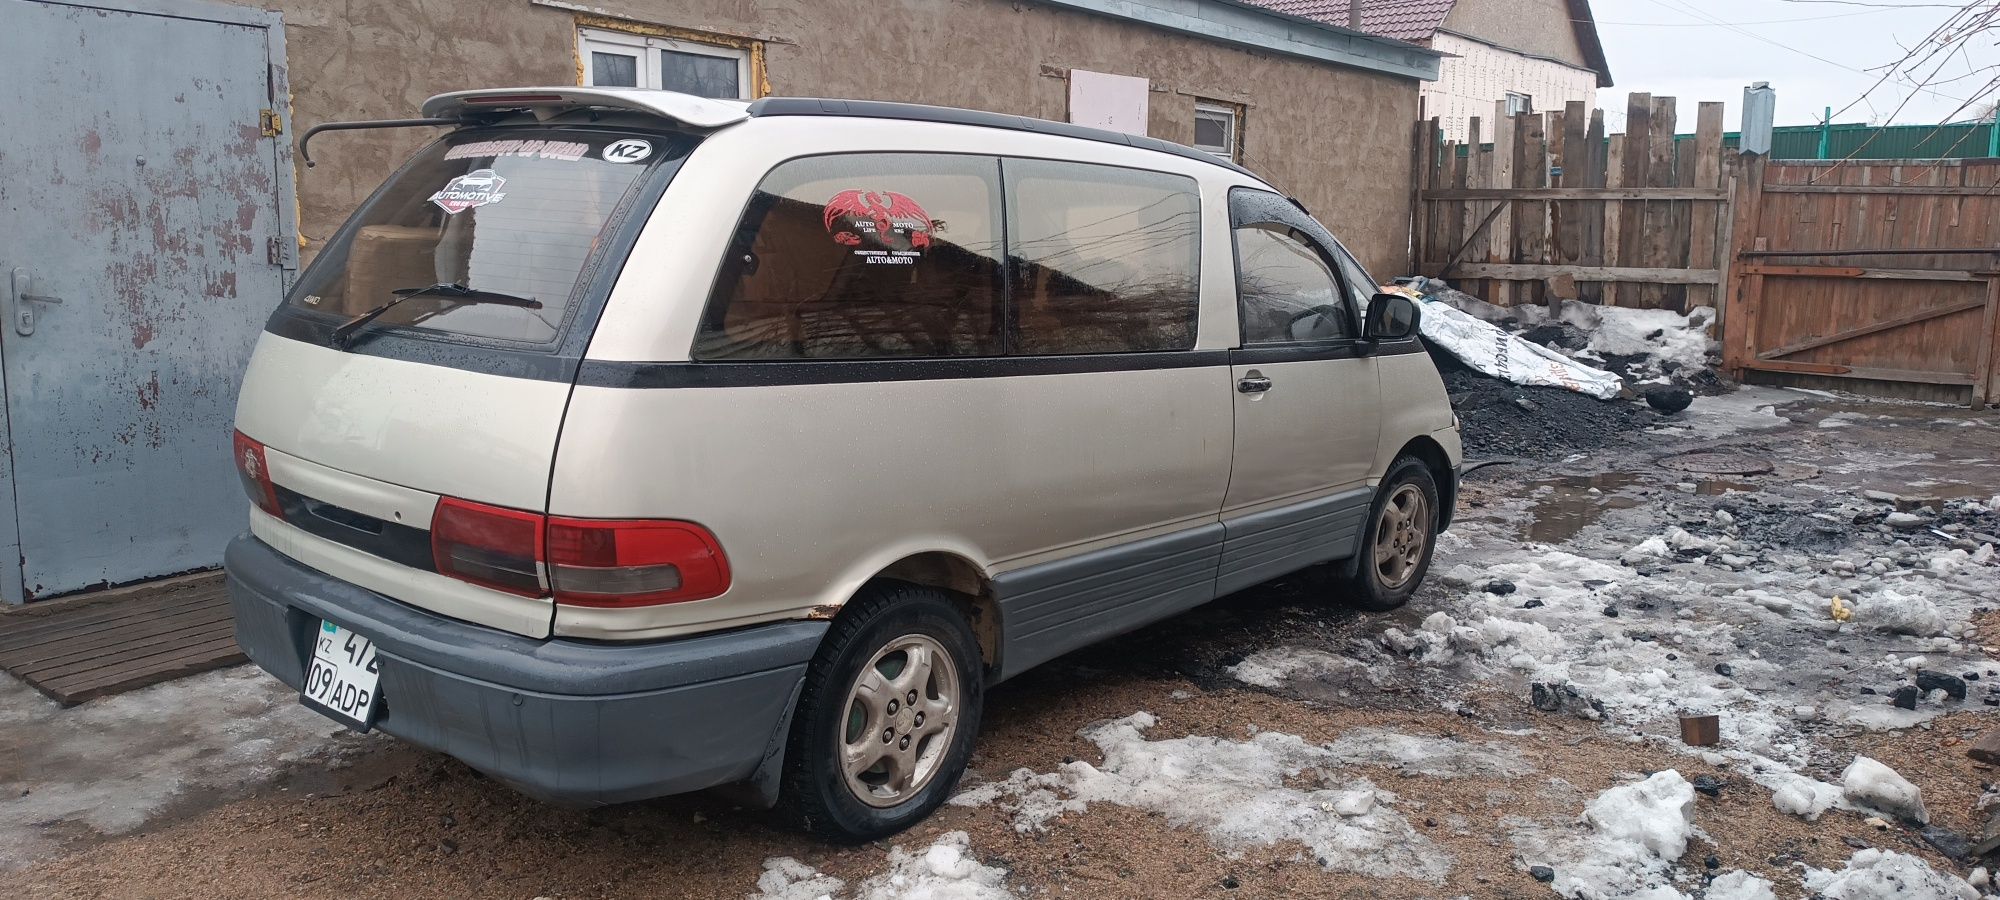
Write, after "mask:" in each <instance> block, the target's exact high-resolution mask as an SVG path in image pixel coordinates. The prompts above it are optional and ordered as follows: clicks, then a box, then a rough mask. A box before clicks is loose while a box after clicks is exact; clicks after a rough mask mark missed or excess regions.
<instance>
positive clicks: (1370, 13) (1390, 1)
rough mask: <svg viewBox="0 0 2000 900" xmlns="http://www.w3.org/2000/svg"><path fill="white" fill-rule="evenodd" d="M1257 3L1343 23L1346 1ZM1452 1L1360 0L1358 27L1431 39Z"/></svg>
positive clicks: (1402, 37)
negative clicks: (1359, 25) (1359, 21)
mask: <svg viewBox="0 0 2000 900" xmlns="http://www.w3.org/2000/svg"><path fill="white" fill-rule="evenodd" d="M1251 2H1253V3H1256V4H1257V5H1258V6H1262V7H1266V8H1268V9H1273V10H1276V11H1278V12H1281V13H1290V14H1292V15H1295V16H1300V17H1302V18H1307V19H1313V20H1315V21H1320V22H1327V23H1329V24H1334V25H1346V24H1347V4H1348V0H1251ZM1454 2H1456V0H1363V2H1362V4H1361V30H1362V31H1366V32H1368V33H1369V34H1379V35H1381V36H1383V37H1391V38H1395V39H1396V40H1399V41H1409V42H1411V43H1421V42H1424V41H1428V40H1430V39H1431V35H1432V34H1434V33H1436V31H1437V30H1438V26H1440V25H1443V24H1444V17H1445V16H1447V15H1450V14H1451V7H1452V4H1453V3H1454Z"/></svg>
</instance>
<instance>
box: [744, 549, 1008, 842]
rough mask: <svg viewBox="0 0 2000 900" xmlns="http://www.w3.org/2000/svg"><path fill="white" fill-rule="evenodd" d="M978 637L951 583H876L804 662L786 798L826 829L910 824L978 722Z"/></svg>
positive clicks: (854, 835)
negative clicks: (947, 586) (946, 586)
mask: <svg viewBox="0 0 2000 900" xmlns="http://www.w3.org/2000/svg"><path fill="white" fill-rule="evenodd" d="M984 687H985V685H984V683H983V670H982V668H981V661H980V656H979V644H978V640H977V638H976V637H975V636H974V635H973V633H972V629H971V627H970V626H969V625H967V624H966V621H965V618H964V616H963V615H961V614H960V613H959V610H958V607H957V605H956V604H954V603H952V601H951V599H950V598H949V597H948V596H946V595H945V594H944V593H943V592H940V591H937V590H935V589H932V588H926V587H920V586H917V585H913V584H905V583H901V582H881V583H877V584H875V585H871V586H870V587H868V588H867V589H865V590H864V591H863V592H862V593H861V594H860V595H859V596H857V597H855V599H854V600H852V601H850V602H849V603H848V606H847V608H846V609H844V610H843V611H842V612H841V614H840V617H839V618H838V619H836V620H835V621H834V626H833V629H832V630H831V631H830V632H828V634H827V637H826V640H825V641H823V642H822V643H821V644H820V648H819V652H818V653H817V654H816V655H815V656H814V657H813V661H812V665H811V667H810V668H809V669H808V670H807V674H806V684H805V689H804V690H803V691H802V692H801V693H800V696H799V707H798V712H797V713H796V714H795V716H794V719H793V724H792V732H791V735H790V737H789V743H788V745H787V746H786V751H785V781H784V788H783V794H782V797H781V800H780V805H781V808H782V809H783V810H784V812H785V813H787V814H788V815H789V816H790V817H791V818H792V819H793V820H794V821H795V822H796V823H797V824H799V825H800V826H802V827H804V828H805V829H807V830H808V831H811V832H813V833H814V834H817V835H819V836H820V837H823V838H826V839H828V840H835V841H867V840H873V839H875V838H879V837H884V836H887V835H891V834H894V833H896V832H898V831H902V830H903V829H905V828H908V827H910V826H911V825H913V824H915V823H916V822H918V821H919V820H921V819H923V818H924V817H925V816H928V815H930V814H931V812H932V811H933V810H935V809H937V807H938V806H939V805H940V804H942V803H943V802H944V801H945V798H946V797H948V796H950V793H951V790H952V788H953V787H954V786H955V785H957V783H958V779H959V776H960V775H962V774H964V772H965V766H966V761H967V760H968V759H969V758H970V757H971V755H972V742H973V740H974V738H975V737H976V736H977V732H978V731H979V713H980V709H981V703H982V700H983V694H984Z"/></svg>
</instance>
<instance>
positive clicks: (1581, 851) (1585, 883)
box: [1515, 769, 1770, 900]
mask: <svg viewBox="0 0 2000 900" xmlns="http://www.w3.org/2000/svg"><path fill="white" fill-rule="evenodd" d="M1581 821H1582V824H1583V825H1584V826H1585V829H1586V830H1585V831H1584V832H1583V833H1582V834H1571V835H1563V836H1559V837H1557V838H1555V839H1553V840H1549V839H1547V838H1545V837H1544V836H1543V835H1541V834H1540V833H1539V832H1537V831H1536V830H1534V829H1524V830H1520V831H1517V832H1516V834H1515V840H1516V843H1517V844H1519V845H1522V858H1523V859H1524V861H1525V862H1526V863H1533V864H1544V865H1548V866H1549V867H1551V868H1553V869H1554V870H1555V873H1556V875H1555V881H1554V882H1552V883H1551V884H1550V887H1552V888H1554V889H1555V892H1556V893H1557V894H1558V895H1560V896H1563V897H1568V898H1572V900H1601V898H1610V897H1631V898H1646V900H1686V896H1687V895H1685V894H1683V893H1681V892H1680V891H1679V890H1678V889H1676V888H1675V887H1674V886H1673V880H1674V863H1675V861H1676V860H1678V859H1679V858H1680V857H1681V854H1683V853H1686V852H1687V845H1688V841H1689V840H1690V839H1692V838H1694V837H1696V836H1697V835H1699V834H1700V832H1699V831H1698V830H1696V829H1695V827H1694V785H1692V784H1689V783H1688V781H1687V779H1685V778H1682V777H1681V773H1680V772H1678V771H1675V770H1673V769H1668V770H1666V771H1664V772H1655V773H1654V774H1653V775H1652V776H1650V777H1648V778H1646V779H1645V780H1643V781H1639V782H1635V783H1633V784H1625V785H1619V786H1617V787H1614V788H1610V789H1608V790H1606V791H1604V792H1603V793H1601V794H1599V795H1597V797H1596V798H1595V799H1592V800H1591V801H1590V803H1589V804H1587V805H1586V806H1585V807H1584V810H1583V817H1582V820H1581ZM1725 879H1727V880H1726V881H1725ZM1716 883H1718V884H1722V885H1723V886H1724V890H1730V891H1734V892H1735V893H1734V894H1733V895H1732V894H1721V895H1718V894H1715V893H1713V892H1711V893H1710V894H1709V895H1708V896H1709V897H1718V896H1723V897H1730V896H1733V897H1737V898H1746V900H1754V898H1765V897H1769V896H1770V883H1769V882H1765V881H1764V880H1763V879H1760V878H1754V877H1753V876H1750V875H1748V874H1746V873H1741V872H1730V873H1726V874H1724V875H1722V876H1718V877H1717V879H1716ZM1759 886H1761V887H1762V888H1763V893H1761V894H1759V893H1757V892H1756V891H1757V888H1758V887H1759Z"/></svg>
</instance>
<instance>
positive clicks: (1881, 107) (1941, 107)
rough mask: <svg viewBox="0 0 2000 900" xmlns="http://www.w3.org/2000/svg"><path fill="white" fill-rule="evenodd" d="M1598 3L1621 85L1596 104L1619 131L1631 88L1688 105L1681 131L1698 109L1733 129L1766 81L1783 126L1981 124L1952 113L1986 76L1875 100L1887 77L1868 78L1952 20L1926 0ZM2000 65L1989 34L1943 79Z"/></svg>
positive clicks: (1892, 91) (1679, 110)
mask: <svg viewBox="0 0 2000 900" xmlns="http://www.w3.org/2000/svg"><path fill="white" fill-rule="evenodd" d="M1863 3H1868V4H1877V3H1881V4H1890V3H1903V4H1908V5H1904V6H1901V7H1900V8H1889V9H1884V8H1879V7H1877V6H1874V5H1862V4H1863ZM1590 6H1591V11H1592V13H1593V14H1594V15H1595V16H1596V18H1597V28H1598V33H1599V34H1600V35H1601V36H1602V37H1603V39H1604V50H1605V54H1606V55H1607V56H1608V58H1609V59H1610V63H1611V76H1612V80H1613V81H1614V82H1616V84H1615V85H1614V86H1613V87H1611V88H1608V89H1604V90H1600V91H1599V92H1598V95H1597V102H1598V105H1599V106H1602V107H1603V108H1604V110H1605V124H1606V125H1607V126H1611V130H1612V131H1616V130H1618V129H1619V128H1620V127H1622V126H1623V123H1624V119H1625V103H1626V93H1627V92H1628V91H1646V92H1650V93H1652V94H1654V95H1655V96H1659V95H1666V96H1671V97H1675V98H1678V101H1679V102H1678V104H1677V105H1676V110H1675V113H1676V116H1677V118H1678V119H1679V127H1678V128H1677V130H1678V131H1682V132H1691V131H1693V130H1694V115H1695V104H1696V103H1697V102H1699V101H1702V100H1721V101H1724V102H1725V103H1727V104H1728V108H1727V109H1726V110H1725V112H1724V122H1725V123H1726V127H1727V129H1728V130H1730V131H1735V130H1736V129H1737V127H1738V125H1739V124H1740V122H1741V116H1742V110H1741V107H1742V100H1743V87H1744V86H1745V85H1748V84H1750V83H1752V82H1757V81H1768V82H1770V83H1771V87H1772V88H1774V89H1776V90H1777V93H1778V122H1777V124H1779V125H1806V124H1812V123H1814V122H1818V121H1819V119H1820V115H1821V113H1822V112H1823V111H1824V110H1825V108H1826V107H1828V106H1831V107H1833V108H1834V116H1833V120H1834V121H1835V122H1877V123H1890V122H1893V123H1895V124H1936V123H1937V122H1939V121H1941V120H1944V119H1946V118H1950V119H1954V120H1955V119H1964V118H1967V117H1969V116H1971V115H1972V112H1971V110H1970V109H1968V110H1965V111H1960V112H1957V114H1956V115H1954V111H1955V110H1957V109H1958V107H1959V105H1960V103H1961V101H1963V100H1964V99H1966V98H1967V97H1968V96H1970V95H1971V94H1972V93H1973V92H1974V91H1975V89H1976V88H1977V87H1978V86H1979V85H1980V83H1982V82H1983V81H1984V80H1985V77H1986V76H1982V77H1981V78H1980V79H1978V80H1976V81H1972V80H1968V81H1960V82H1955V83H1947V84H1942V85H1939V86H1938V87H1937V88H1936V89H1935V91H1934V92H1915V93H1916V95H1915V97H1913V98H1912V97H1911V94H1912V93H1913V92H1912V90H1911V88H1910V87H1909V86H1907V85H1905V84H1897V83H1894V82H1892V83H1889V84H1884V85H1883V86H1881V87H1880V88H1877V89H1876V90H1874V91H1873V92H1870V91H1869V87H1870V86H1871V85H1873V84H1874V83H1875V82H1876V80H1877V79H1878V78H1879V77H1880V75H1879V73H1877V72H1871V71H1869V70H1871V69H1874V68H1875V67H1878V66H1882V65H1885V64H1889V63H1893V62H1895V61H1897V60H1899V59H1901V58H1902V56H1903V52H1904V48H1905V47H1910V46H1914V45H1915V44H1916V43H1917V42H1918V41H1921V40H1922V39H1923V38H1924V37H1925V36H1927V35H1929V34H1930V32H1931V30H1932V29H1933V28H1935V27H1936V26H1937V25H1938V24H1939V23H1941V22H1943V21H1944V20H1945V18H1946V17H1947V16H1948V14H1949V13H1948V12H1947V11H1946V10H1943V9H1938V8H1935V6H1934V5H1931V4H1928V3H1925V2H1923V0H1591V3H1590ZM1717 22H1721V23H1727V24H1728V25H1730V26H1734V27H1733V28H1732V27H1724V26H1723V25H1718V24H1714V23H1717ZM1815 57H1818V58H1815ZM1997 62H2000V47H1996V46H1995V45H1994V42H1993V37H1992V36H1990V35H1989V36H1988V37H1987V39H1986V40H1985V41H1983V42H1982V43H1981V44H1980V45H1979V46H1974V47H1968V48H1967V52H1966V54H1964V55H1961V56H1959V57H1958V58H1956V59H1953V60H1952V61H1951V63H1950V64H1949V65H1948V66H1947V67H1946V68H1945V70H1944V72H1943V77H1946V78H1949V77H1950V76H1952V75H1964V74H1966V73H1967V72H1968V71H1969V70H1970V69H1972V68H1974V67H1980V66H1986V65H1991V64H1994V63H1997ZM1864 95H1865V96H1866V99H1865V100H1863V101H1862V102H1856V101H1857V100H1861V98H1863V96H1864ZM1906 98H1908V99H1909V103H1908V105H1906V106H1903V108H1902V111H1901V112H1897V111H1896V109H1897V106H1898V104H1900V103H1902V102H1903V101H1904V100H1905V99H1906ZM1850 104H1852V106H1851V108H1849V109H1847V110H1846V111H1845V112H1842V111H1841V109H1842V107H1848V106H1849V105H1850ZM1983 107H1984V105H1983V103H1982V104H1981V106H1980V108H1983Z"/></svg>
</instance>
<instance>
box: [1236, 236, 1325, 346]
mask: <svg viewBox="0 0 2000 900" xmlns="http://www.w3.org/2000/svg"><path fill="white" fill-rule="evenodd" d="M1236 295H1237V302H1238V303H1239V304H1240V305H1241V307H1242V310H1243V343H1244V344H1246V345H1248V344H1272V343H1292V342H1298V341H1316V340H1332V339H1335V338H1343V337H1351V336H1352V334H1353V332H1352V329H1351V328H1350V327H1349V324H1348V314H1347V309H1346V304H1345V303H1343V302H1342V300H1341V297H1342V294H1341V289H1340V281H1339V279H1337V278H1335V277H1334V274H1333V269H1332V267H1330V266H1328V265H1327V262H1326V259H1325V257H1322V256H1321V255H1320V254H1319V251H1318V250H1316V249H1315V248H1314V246H1313V243H1312V241H1311V239H1310V238H1308V237H1306V236H1305V235H1304V234H1303V233H1301V232H1299V231H1298V230H1297V229H1293V228H1288V227H1286V226H1284V225H1278V224H1275V223H1264V224H1258V225H1250V226H1246V227H1242V228H1238V229H1236Z"/></svg>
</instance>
